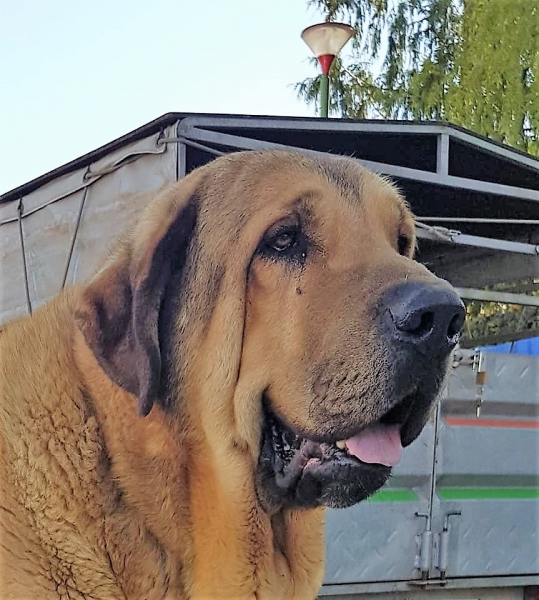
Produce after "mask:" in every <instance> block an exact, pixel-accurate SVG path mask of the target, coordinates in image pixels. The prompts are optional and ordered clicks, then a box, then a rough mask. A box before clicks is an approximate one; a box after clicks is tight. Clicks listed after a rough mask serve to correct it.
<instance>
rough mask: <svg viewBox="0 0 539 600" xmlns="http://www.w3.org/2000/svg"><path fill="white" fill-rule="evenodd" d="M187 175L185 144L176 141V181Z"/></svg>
mask: <svg viewBox="0 0 539 600" xmlns="http://www.w3.org/2000/svg"><path fill="white" fill-rule="evenodd" d="M186 175H187V146H186V145H185V142H182V141H179V142H178V158H177V165H176V181H178V180H179V179H181V178H182V177H185V176H186Z"/></svg>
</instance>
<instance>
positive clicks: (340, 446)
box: [335, 440, 346, 450]
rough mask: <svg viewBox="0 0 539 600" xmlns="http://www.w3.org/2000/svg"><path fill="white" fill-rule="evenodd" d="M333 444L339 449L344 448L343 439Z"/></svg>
mask: <svg viewBox="0 0 539 600" xmlns="http://www.w3.org/2000/svg"><path fill="white" fill-rule="evenodd" d="M335 446H337V448H339V450H346V442H344V441H343V440H340V441H339V442H336V443H335Z"/></svg>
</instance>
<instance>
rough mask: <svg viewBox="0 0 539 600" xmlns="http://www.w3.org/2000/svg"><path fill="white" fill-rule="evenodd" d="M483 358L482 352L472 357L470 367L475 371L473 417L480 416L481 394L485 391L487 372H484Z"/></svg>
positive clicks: (482, 399) (482, 400)
mask: <svg viewBox="0 0 539 600" xmlns="http://www.w3.org/2000/svg"><path fill="white" fill-rule="evenodd" d="M484 362H485V357H484V354H483V353H482V352H479V353H478V354H476V355H475V356H474V362H473V365H472V368H473V370H474V371H475V385H476V391H475V416H476V417H479V416H481V409H482V407H483V402H484V398H483V392H484V389H485V385H486V383H487V375H488V374H487V372H486V370H485V368H484V367H485V365H484Z"/></svg>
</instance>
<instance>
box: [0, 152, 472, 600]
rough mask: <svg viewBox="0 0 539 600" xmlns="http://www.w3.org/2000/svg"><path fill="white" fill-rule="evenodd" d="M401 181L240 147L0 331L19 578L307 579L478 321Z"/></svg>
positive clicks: (285, 594)
mask: <svg viewBox="0 0 539 600" xmlns="http://www.w3.org/2000/svg"><path fill="white" fill-rule="evenodd" d="M414 245H415V239H414V224H413V220H412V215H411V214H410V211H409V210H408V208H407V206H406V204H405V202H404V201H403V199H402V198H401V196H400V195H399V193H398V192H397V191H396V190H395V188H394V187H393V186H392V185H391V184H390V183H388V182H387V181H385V180H384V179H382V178H380V177H378V176H376V175H374V174H373V173H371V172H369V171H367V170H365V169H364V168H362V167H361V165H360V164H359V162H357V161H355V160H352V159H349V158H339V157H330V156H328V157H326V158H312V157H305V156H304V155H301V154H299V153H297V154H294V153H285V152H243V153H237V154H232V155H229V156H226V157H223V158H219V159H217V160H215V161H214V162H212V163H210V164H208V165H206V166H204V167H202V168H200V169H198V170H196V171H194V172H193V173H192V174H190V175H189V176H188V177H186V178H185V179H183V180H182V181H180V182H179V183H177V184H175V185H173V186H172V187H171V188H170V189H168V190H166V191H164V192H163V193H161V194H159V195H158V196H157V197H155V198H154V199H153V200H152V202H151V203H150V204H149V206H148V207H147V209H145V210H144V212H143V214H142V215H141V218H140V220H139V222H138V223H137V224H136V226H135V227H134V229H133V231H132V232H131V233H130V234H129V235H127V236H126V237H125V239H124V240H123V242H122V243H121V244H120V245H119V247H118V248H117V249H116V251H115V253H114V254H113V255H112V256H111V257H110V259H109V260H108V261H107V262H106V264H105V265H104V266H103V268H102V269H101V271H100V272H99V273H98V274H97V275H96V276H95V277H94V279H93V280H92V281H90V283H89V284H88V285H86V286H83V287H81V288H73V289H71V290H68V291H67V292H65V293H63V294H61V295H60V296H58V297H57V298H56V299H55V300H53V301H52V302H50V303H49V304H48V305H46V306H45V307H44V308H42V309H40V310H39V311H37V312H36V313H35V314H34V315H33V316H32V317H28V318H23V319H21V320H19V321H17V322H14V323H12V324H11V325H8V326H7V328H6V329H5V330H4V331H3V332H2V335H1V336H0V348H1V355H0V382H1V383H0V432H1V459H0V469H1V472H0V488H1V490H0V491H1V497H0V526H1V531H0V551H1V554H0V556H1V563H0V590H1V591H0V597H1V598H2V599H8V598H9V599H18V600H20V599H41V600H53V599H54V600H58V599H67V598H69V599H77V600H78V599H95V600H107V599H122V600H125V599H128V600H138V599H140V600H152V599H156V600H157V599H158V600H162V599H170V600H186V599H196V600H199V599H213V598H227V599H242V600H246V599H252V600H254V599H257V600H277V599H287V600H288V599H296V600H299V599H302V600H304V599H305V600H306V599H311V600H312V599H313V598H315V596H316V594H317V592H318V590H319V588H320V585H321V582H322V576H323V570H324V536H323V528H324V510H325V507H346V506H351V505H353V504H355V503H357V502H360V501H361V500H363V499H365V498H366V497H367V496H369V495H370V494H372V493H373V492H375V491H376V490H378V489H379V488H380V487H381V486H382V485H383V484H384V482H386V480H387V479H388V477H389V474H390V471H391V467H392V466H393V465H395V464H396V463H397V462H398V460H399V458H400V455H401V451H402V447H403V446H407V445H408V444H410V443H411V442H412V441H413V440H414V439H415V438H416V437H417V436H418V435H419V433H420V431H421V429H422V427H423V426H424V424H425V422H426V420H427V419H428V416H429V412H430V409H431V407H432V404H433V401H434V399H435V398H436V396H437V394H438V393H439V390H440V387H441V385H442V384H443V381H444V377H445V374H446V367H447V363H448V358H449V355H450V351H451V349H452V348H453V347H454V345H455V343H456V341H457V339H458V336H459V332H460V330H461V327H462V323H463V318H464V311H463V306H462V303H461V301H460V299H459V298H458V296H457V295H456V294H455V292H454V291H453V289H452V288H451V287H450V286H449V284H447V283H445V282H443V281H441V280H440V279H438V278H436V277H435V276H434V275H432V274H431V273H430V272H429V271H428V270H427V269H426V268H424V267H423V266H421V265H420V264H418V263H417V262H415V261H414V260H413V258H412V255H413V252H414Z"/></svg>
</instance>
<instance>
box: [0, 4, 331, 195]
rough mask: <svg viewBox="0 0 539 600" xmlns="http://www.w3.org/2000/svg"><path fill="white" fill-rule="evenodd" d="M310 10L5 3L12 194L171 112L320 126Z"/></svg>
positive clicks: (1, 83)
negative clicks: (305, 96)
mask: <svg viewBox="0 0 539 600" xmlns="http://www.w3.org/2000/svg"><path fill="white" fill-rule="evenodd" d="M321 20H323V19H322V17H321V14H319V13H318V12H317V11H316V10H314V9H313V8H312V7H308V4H307V0H227V1H226V2H225V1H224V0H210V1H206V2H202V1H198V2H197V1H196V0H0V193H3V192H6V191H9V190H11V189H13V188H14V187H16V186H18V185H21V184H23V183H26V182H27V181H30V180H31V179H33V178H34V177H37V176H39V175H42V174H43V173H46V172H47V171H50V170H51V169H54V168H56V167H59V166H61V165H62V164H64V163H66V162H68V161H70V160H73V159H75V158H77V157H78V156H81V155H82V154H85V153H86V152H89V151H91V150H94V149H95V148H98V147H99V146H101V145H103V144H106V143H108V142H110V141H112V140H114V139H115V138H117V137H119V136H121V135H124V134H126V133H128V132H129V131H131V130H133V129H136V128H137V127H140V126H141V125H144V124H145V123H147V122H149V121H151V120H153V119H155V118H156V117H159V116H160V115H162V114H164V113H167V112H215V113H233V114H253V115H280V116H282V115H285V116H314V114H315V113H314V111H315V108H314V106H307V105H305V104H304V103H303V102H301V101H300V100H298V99H297V97H296V93H295V91H294V89H293V85H294V83H296V82H298V81H300V80H302V79H304V78H305V77H311V76H313V75H315V74H316V67H315V66H313V65H312V64H311V62H310V61H309V57H310V51H309V49H308V47H307V46H306V45H305V43H304V42H303V40H302V39H301V37H300V34H301V31H302V30H303V29H304V28H305V27H307V26H309V25H312V24H314V23H317V22H319V21H321Z"/></svg>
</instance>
